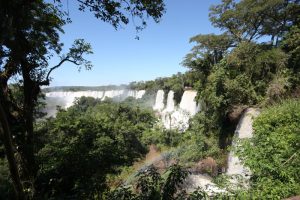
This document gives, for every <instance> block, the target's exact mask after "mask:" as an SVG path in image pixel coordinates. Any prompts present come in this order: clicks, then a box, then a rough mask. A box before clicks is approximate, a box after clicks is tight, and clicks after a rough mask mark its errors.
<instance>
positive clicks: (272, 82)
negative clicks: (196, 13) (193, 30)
mask: <svg viewBox="0 0 300 200" xmlns="http://www.w3.org/2000/svg"><path fill="white" fill-rule="evenodd" d="M78 2H79V5H80V7H79V9H80V10H81V11H85V10H86V11H90V12H92V13H93V14H94V15H95V17H96V18H98V19H99V20H102V21H104V22H108V23H110V24H111V25H112V26H113V27H115V28H118V27H120V26H122V25H126V24H128V22H129V19H131V17H133V18H134V17H136V18H138V19H139V20H140V21H141V24H140V25H136V30H137V31H140V30H142V29H143V28H145V27H146V18H147V17H152V18H153V19H154V21H155V22H159V20H160V18H161V17H162V16H163V13H164V12H165V7H164V6H165V5H164V3H163V1H161V0H155V1H147V0H146V1H141V0H137V1H129V2H127V1H122V0H121V1H114V0H108V1H99V2H98V1H79V0H78ZM120 2H121V3H120ZM124 3H127V4H124ZM60 5H61V1H53V2H51V3H49V2H48V1H47V2H44V1H41V0H33V1H28V2H27V1H22V0H21V1H20V0H18V1H15V0H12V1H2V0H1V1H0V19H1V20H0V21H1V22H0V24H1V27H3V28H1V30H0V44H1V47H0V199H22V200H23V199H112V200H113V199H116V200H119V199H124V200H125V199H128V200H129V199H163V200H171V199H190V200H192V199H284V198H288V197H292V196H296V195H300V175H299V171H300V155H299V152H300V125H299V124H300V100H299V97H300V2H299V0H262V1H257V0H241V1H235V0H222V2H221V3H220V4H218V5H212V6H211V8H210V14H209V17H210V21H211V24H212V25H213V26H214V27H216V28H219V29H220V31H221V33H220V34H218V35H217V34H205V35H204V34H199V35H196V36H193V37H192V38H191V39H190V42H191V43H193V45H194V46H193V48H192V49H191V51H190V52H187V54H186V56H185V57H184V59H183V61H182V65H183V66H185V67H186V68H187V69H188V71H187V72H186V73H178V74H176V75H173V76H171V77H165V78H157V79H155V80H152V81H143V82H132V83H130V84H129V85H128V86H125V85H124V86H120V87H122V88H123V87H126V88H128V89H136V90H146V94H145V95H144V97H143V98H142V99H138V100H136V99H134V98H130V97H129V98H127V99H125V100H124V101H122V102H114V101H112V100H111V99H107V100H105V101H100V100H99V99H94V98H91V97H81V98H78V99H76V102H75V103H74V105H73V106H71V107H70V108H68V109H62V108H59V107H58V113H57V115H56V117H50V118H46V119H45V118H43V119H41V117H42V116H44V113H41V108H42V107H43V106H44V105H43V101H41V98H43V92H47V91H56V90H57V88H52V89H46V90H41V87H42V86H47V85H49V84H50V81H51V73H52V71H53V70H57V69H58V68H59V67H61V66H62V65H63V64H64V63H66V62H70V63H73V64H74V65H75V66H78V67H79V68H80V67H85V68H86V69H88V70H89V69H91V67H92V65H91V63H90V62H89V61H88V60H86V59H85V56H86V55H87V54H91V53H92V49H91V46H90V44H88V43H86V42H85V41H84V40H82V39H78V40H76V41H74V45H73V46H72V47H70V49H69V52H67V53H63V52H61V51H62V44H61V42H60V36H59V33H61V32H63V25H64V24H66V23H71V21H70V19H69V18H68V15H67V13H65V12H64V11H63V10H61V7H60ZM124 5H125V6H124ZM20 8H22V9H20ZM53 54H56V55H59V56H60V58H61V61H60V62H59V63H58V64H57V65H55V66H53V67H50V66H49V63H48V62H49V59H51V57H52V55H53ZM58 70H59V69H58ZM54 78H55V77H54ZM116 88H119V87H118V86H99V87H95V88H93V89H95V90H105V89H116ZM190 88H193V90H196V91H197V94H198V95H197V102H198V104H199V105H201V110H200V111H199V112H198V113H197V114H196V115H195V116H194V117H193V118H191V119H190V122H189V128H188V129H187V130H185V131H184V132H182V131H179V130H176V129H171V130H169V129H165V128H163V127H162V126H161V124H160V122H159V120H158V118H157V114H156V113H155V112H154V111H153V110H152V109H151V107H149V106H148V104H147V103H146V102H147V98H148V97H149V96H153V95H155V92H156V91H157V90H159V89H160V90H164V91H165V94H167V91H170V90H173V91H174V92H175V94H174V100H175V102H176V103H177V104H178V103H179V102H180V100H181V96H182V94H183V92H184V91H185V90H186V89H190ZM63 89H68V90H73V91H78V90H88V89H91V87H67V88H63ZM249 107H252V108H257V109H259V110H260V112H261V113H260V115H259V116H258V117H257V118H256V119H255V120H254V125H253V129H254V135H253V137H252V138H251V139H244V140H241V141H239V142H240V145H239V146H238V147H237V148H232V146H231V144H232V141H233V140H234V131H235V129H236V126H237V124H238V122H239V120H240V117H241V116H242V114H243V112H244V111H245V109H247V108H249ZM231 150H233V151H234V152H236V153H237V154H238V155H239V157H240V159H241V160H242V161H243V163H244V165H245V166H247V167H248V168H249V169H250V170H251V175H250V179H249V183H248V185H246V186H244V185H240V187H236V188H233V187H231V185H230V181H229V180H230V177H228V176H227V175H226V174H225V173H223V172H224V170H226V167H227V157H228V153H229V151H231ZM151 152H152V153H153V152H154V154H158V155H160V156H161V157H162V158H163V159H162V162H161V163H159V164H156V165H155V164H151V163H150V164H147V163H146V160H147V156H149V155H150V153H151ZM207 159H210V160H213V162H214V163H215V167H214V169H212V168H202V169H200V170H199V171H200V173H205V174H209V175H210V176H211V177H213V181H214V183H215V184H217V185H218V186H219V187H220V188H222V189H224V191H226V192H222V193H216V194H208V193H207V192H206V191H205V190H204V188H198V189H197V190H195V191H189V190H188V188H186V187H185V184H184V183H185V179H186V177H187V176H188V175H189V174H190V173H191V171H193V170H195V165H196V163H198V162H199V161H203V160H207Z"/></svg>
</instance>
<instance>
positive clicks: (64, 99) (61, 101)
mask: <svg viewBox="0 0 300 200" xmlns="http://www.w3.org/2000/svg"><path fill="white" fill-rule="evenodd" d="M144 94H145V90H137V91H135V90H129V91H127V92H125V90H108V91H76V92H72V91H56V92H47V93H46V94H45V95H46V101H47V106H46V111H47V112H48V116H54V115H55V114H56V106H57V105H58V106H61V107H62V108H68V107H70V106H72V105H73V104H74V101H75V98H80V97H82V96H85V97H93V98H95V99H101V100H102V101H103V100H104V99H105V98H114V99H115V100H123V99H125V98H126V97H129V96H131V97H134V98H135V99H140V98H142V97H143V95H144Z"/></svg>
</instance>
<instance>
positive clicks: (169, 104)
mask: <svg viewBox="0 0 300 200" xmlns="http://www.w3.org/2000/svg"><path fill="white" fill-rule="evenodd" d="M174 109H175V102H174V91H172V90H170V91H169V93H168V98H167V107H166V111H167V112H173V111H174Z"/></svg>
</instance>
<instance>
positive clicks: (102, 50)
mask: <svg viewBox="0 0 300 200" xmlns="http://www.w3.org/2000/svg"><path fill="white" fill-rule="evenodd" d="M74 2H75V1H69V3H68V6H67V5H64V6H65V7H68V9H67V10H68V11H69V15H70V18H71V19H72V23H70V24H67V25H65V27H64V31H65V33H64V34H63V35H61V41H62V42H63V43H64V44H65V45H64V46H65V51H66V50H67V49H68V48H69V47H70V46H71V45H72V43H73V41H74V40H75V39H79V38H83V39H85V41H86V42H89V43H91V45H92V48H93V52H94V54H93V55H90V56H87V57H86V58H87V59H88V60H90V61H91V62H92V64H93V66H94V67H93V68H92V70H90V71H86V70H81V71H80V72H78V70H77V68H76V67H75V66H73V65H72V64H70V63H67V64H65V65H63V66H62V67H61V68H58V69H57V70H55V71H54V73H53V74H52V78H53V80H52V82H51V84H50V86H100V85H110V84H114V85H119V84H127V83H129V82H132V81H146V80H153V79H155V78H158V77H168V76H171V75H172V74H176V73H177V72H184V71H186V70H187V69H186V68H185V67H183V66H181V64H180V63H181V62H182V60H183V58H184V56H185V55H186V54H187V53H188V52H189V51H190V49H191V48H192V46H193V44H190V43H189V38H191V37H192V36H195V35H197V34H207V33H219V30H218V29H216V28H214V27H213V26H212V25H211V23H210V21H209V17H208V13H209V7H210V6H211V5H212V4H218V3H220V0H166V1H165V4H166V13H165V14H164V16H163V17H162V19H161V21H160V23H158V24H157V23H155V22H153V20H152V19H151V18H149V19H148V21H147V23H148V25H147V28H146V29H144V30H143V31H142V32H140V33H138V36H139V38H140V39H139V40H137V39H135V37H136V31H135V29H134V26H133V25H132V24H129V25H127V26H125V27H123V28H121V29H118V30H115V29H114V28H113V27H112V26H111V25H109V24H107V23H105V22H102V21H100V20H98V19H96V18H95V17H94V16H93V15H92V14H91V13H89V12H88V11H86V12H80V11H78V8H77V6H76V4H75V3H74ZM58 61H59V60H58V59H56V58H53V59H52V60H51V62H50V66H51V65H55V64H56V63H58Z"/></svg>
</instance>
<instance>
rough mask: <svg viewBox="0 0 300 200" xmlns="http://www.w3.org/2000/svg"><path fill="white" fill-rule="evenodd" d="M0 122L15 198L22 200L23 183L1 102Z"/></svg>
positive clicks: (23, 196)
mask: <svg viewBox="0 0 300 200" xmlns="http://www.w3.org/2000/svg"><path fill="white" fill-rule="evenodd" d="M0 123H1V127H0V132H1V133H3V140H4V147H5V151H6V157H7V160H8V165H9V171H10V174H11V179H12V182H13V186H14V190H15V193H16V199H18V200H23V199H25V194H24V190H23V185H22V183H21V179H20V175H19V171H18V166H17V162H16V159H15V156H14V147H13V143H12V137H11V132H10V127H9V124H8V120H7V117H6V115H5V111H4V109H3V105H2V102H0Z"/></svg>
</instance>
